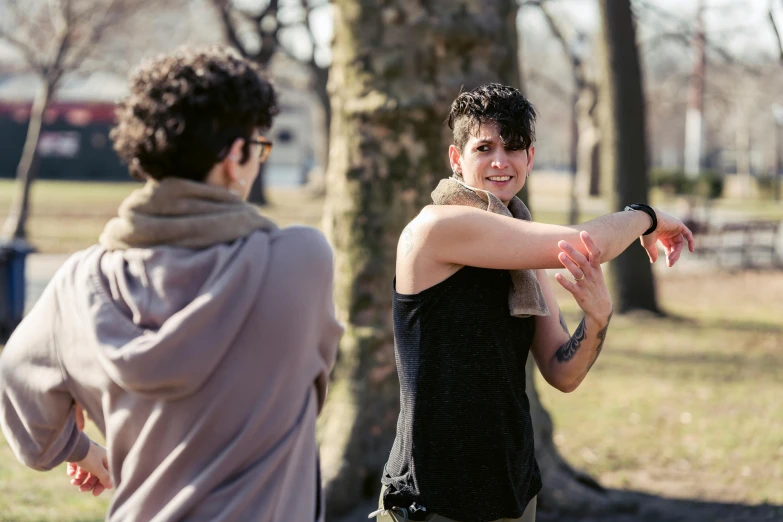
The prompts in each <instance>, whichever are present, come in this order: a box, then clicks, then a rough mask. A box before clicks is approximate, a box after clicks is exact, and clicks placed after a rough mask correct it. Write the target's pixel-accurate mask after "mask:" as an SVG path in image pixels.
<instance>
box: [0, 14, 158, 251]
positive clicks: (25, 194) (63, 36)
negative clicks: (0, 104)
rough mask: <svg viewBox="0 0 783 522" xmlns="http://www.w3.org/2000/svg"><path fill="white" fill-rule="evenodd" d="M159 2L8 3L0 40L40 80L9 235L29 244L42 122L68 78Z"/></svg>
mask: <svg viewBox="0 0 783 522" xmlns="http://www.w3.org/2000/svg"><path fill="white" fill-rule="evenodd" d="M156 1H159V0H48V1H44V0H25V1H24V2H22V1H21V0H6V1H5V2H4V4H3V5H2V8H0V40H3V41H5V42H7V43H9V44H11V45H12V46H13V47H14V48H15V49H16V50H17V51H18V52H19V54H20V55H21V57H22V58H23V60H24V61H25V62H26V65H27V67H28V68H29V69H30V70H31V71H33V72H34V73H35V74H36V75H37V76H38V78H39V79H40V85H39V87H38V90H37V91H36V93H35V98H34V101H33V105H32V108H31V112H30V122H29V125H28V128H27V136H26V138H25V142H24V147H23V150H22V156H21V159H20V160H19V164H18V167H17V170H16V179H17V194H16V196H15V199H14V203H13V205H12V207H11V211H10V213H9V216H8V218H7V220H6V223H5V226H4V231H3V233H4V235H5V236H6V237H9V238H13V239H21V240H24V239H26V236H27V233H26V228H25V227H26V222H27V217H28V214H29V207H30V188H31V185H32V182H33V181H34V179H35V168H36V163H37V160H38V153H37V151H38V142H39V138H40V135H41V128H42V126H43V117H44V113H45V111H46V108H47V106H48V105H49V102H50V101H51V100H52V99H53V98H54V97H55V96H56V94H57V90H58V88H59V87H60V85H61V83H62V80H63V78H64V77H65V76H66V75H67V74H69V73H72V72H75V71H78V70H80V69H81V68H82V67H83V66H84V65H85V63H86V61H87V60H88V59H90V58H91V57H94V56H95V54H96V52H97V51H98V50H99V49H100V45H101V43H102V42H104V41H105V40H106V39H108V38H110V37H111V29H112V28H114V27H116V26H118V25H119V24H121V23H124V22H125V21H126V20H128V19H129V18H131V17H133V16H134V15H136V14H138V13H139V12H140V11H141V10H142V9H144V8H146V7H149V6H151V5H152V4H153V3H155V2H156Z"/></svg>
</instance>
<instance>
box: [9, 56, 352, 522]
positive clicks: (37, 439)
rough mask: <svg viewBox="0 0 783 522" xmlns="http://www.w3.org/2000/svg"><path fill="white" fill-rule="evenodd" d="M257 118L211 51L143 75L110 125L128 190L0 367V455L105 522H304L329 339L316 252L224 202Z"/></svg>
mask: <svg viewBox="0 0 783 522" xmlns="http://www.w3.org/2000/svg"><path fill="white" fill-rule="evenodd" d="M276 113H277V103H276V95H275V92H274V90H273V88H272V86H271V85H270V84H269V83H268V82H267V81H266V80H264V79H263V78H262V77H261V75H260V74H259V71H258V70H257V69H256V68H255V66H254V65H253V64H251V63H250V62H249V61H247V60H245V59H243V58H241V57H239V56H238V55H236V54H235V53H233V52H231V51H227V50H224V49H222V48H206V49H196V50H187V49H182V50H179V51H176V52H175V53H173V54H170V55H167V56H162V57H159V58H156V59H155V60H151V61H148V62H145V63H144V64H143V65H142V66H141V67H140V68H139V69H138V70H137V71H136V72H135V74H134V75H133V76H132V79H131V90H130V94H129V96H128V97H127V98H126V99H125V100H124V101H123V102H122V103H121V104H120V105H119V107H118V110H117V116H118V123H117V126H116V127H115V129H114V130H113V131H112V139H113V141H114V146H115V149H116V150H117V152H118V154H119V155H120V157H121V158H122V159H123V160H125V161H127V163H128V164H129V166H130V170H131V173H132V174H134V175H135V176H137V177H141V178H143V179H144V180H145V184H144V186H143V188H141V189H139V190H137V191H135V192H133V193H132V194H131V195H130V196H129V197H128V198H127V199H126V200H125V201H124V202H123V203H122V205H121V206H120V208H119V212H118V216H117V217H116V218H114V219H112V220H111V221H110V222H109V223H108V224H107V226H106V228H105V230H104V232H103V234H102V235H101V237H100V240H99V244H98V245H95V246H93V247H91V248H88V249H87V250H84V251H81V252H77V253H76V254H74V255H73V256H72V257H71V258H69V260H68V261H67V262H66V263H65V264H64V266H63V267H62V268H61V269H60V270H59V271H58V272H57V274H56V275H55V276H54V278H53V280H52V281H51V282H50V284H49V285H48V287H47V288H46V290H45V292H44V294H43V295H42V297H41V298H40V300H39V301H38V302H37V303H36V305H35V306H34V308H33V309H32V310H31V312H30V313H29V314H28V316H27V317H26V318H25V319H24V320H23V321H22V323H21V324H20V325H19V327H18V328H17V329H16V331H15V332H14V333H13V335H12V337H11V339H10V340H9V342H8V344H7V345H6V347H5V349H4V350H3V352H2V354H1V355H0V426H1V427H2V431H3V433H4V435H5V437H6V439H7V440H8V442H9V444H10V446H11V449H12V450H13V452H14V453H15V455H16V456H17V457H18V459H19V460H20V461H21V462H23V463H24V464H26V465H27V466H30V467H32V468H34V469H38V470H49V469H52V468H53V467H55V466H57V465H59V464H61V463H63V462H66V461H67V462H71V463H72V464H71V465H70V466H69V473H70V474H72V475H73V476H74V480H73V483H74V484H76V485H78V486H80V487H81V489H83V490H92V491H93V492H94V493H95V492H98V493H99V492H100V491H101V490H102V489H103V488H104V487H111V486H112V485H113V486H114V487H115V493H114V495H113V497H112V500H111V504H110V507H109V512H108V514H107V520H109V521H112V522H120V521H122V522H131V521H144V522H149V521H154V522H164V521H178V520H189V521H207V520H209V521H234V520H237V521H239V520H241V521H258V522H273V521H297V522H298V521H311V520H319V519H322V518H323V515H322V513H323V508H322V502H321V497H320V484H319V471H318V463H317V460H318V456H317V455H318V450H317V446H316V438H315V423H316V417H317V415H318V412H319V411H320V410H321V407H322V406H323V403H324V399H325V394H326V385H327V381H328V374H329V371H330V369H331V367H332V365H333V363H334V359H335V354H336V350H337V344H338V341H339V339H340V337H341V335H342V327H341V326H340V324H339V323H338V321H337V320H336V319H335V313H334V305H333V299H332V277H333V268H332V251H331V248H330V247H329V245H328V243H327V241H326V240H325V238H324V237H323V235H322V234H321V233H320V232H318V231H317V230H315V229H312V228H308V227H289V228H285V229H278V228H277V227H276V226H275V225H274V224H273V223H272V222H271V221H269V220H268V219H267V218H265V217H263V216H262V215H261V214H259V213H258V211H257V210H256V209H255V207H253V206H252V205H249V204H248V203H245V202H244V199H245V198H246V196H247V194H248V191H249V188H250V186H251V184H252V183H253V181H254V179H255V177H256V175H257V173H258V170H259V165H260V163H261V162H263V161H264V160H265V159H266V157H267V155H268V153H269V151H270V149H271V146H272V144H271V142H269V141H268V140H267V139H265V138H264V137H263V136H262V135H261V132H263V131H265V130H267V129H269V127H270V126H271V124H272V119H273V117H274V116H275V114H276ZM77 405H79V406H77ZM79 407H83V408H84V410H85V411H86V412H87V414H88V415H89V417H90V419H92V420H93V421H94V422H95V423H96V425H97V426H98V428H99V429H100V431H101V432H102V433H103V434H104V435H105V438H106V451H107V453H106V452H104V450H103V448H102V447H100V446H98V445H97V444H94V443H92V442H91V441H90V440H89V438H88V437H87V436H86V435H85V434H84V433H83V432H82V431H81V430H80V426H79V420H80V419H79V417H80V415H79V413H78V409H79ZM107 470H108V473H107Z"/></svg>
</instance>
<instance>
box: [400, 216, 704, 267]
mask: <svg viewBox="0 0 783 522" xmlns="http://www.w3.org/2000/svg"><path fill="white" fill-rule="evenodd" d="M656 214H657V217H658V228H657V229H656V231H655V232H654V233H653V234H650V235H648V236H644V237H643V241H642V244H643V246H644V247H645V249H646V250H647V252H648V255H649V256H650V260H651V261H653V262H654V261H655V260H656V259H657V257H658V253H657V250H656V247H655V243H656V242H657V241H660V242H661V243H662V244H663V246H664V247H665V249H666V253H667V259H668V264H669V266H672V265H674V263H675V262H676V261H677V259H679V256H680V253H681V251H682V248H683V247H684V245H685V243H686V242H687V243H688V246H689V249H690V250H691V251H693V234H692V233H691V231H690V230H689V229H688V228H687V227H686V226H685V225H683V223H682V222H681V221H680V220H679V219H676V218H674V217H672V216H669V215H667V214H665V213H663V212H660V211H656ZM650 223H651V220H650V217H649V216H648V215H646V214H644V213H642V212H616V213H614V214H608V215H606V216H601V217H599V218H596V219H594V220H592V221H589V222H587V223H584V224H582V225H576V226H561V225H549V224H544V223H535V222H529V221H522V220H519V219H513V218H509V217H505V216H500V215H498V214H493V213H491V212H486V211H483V210H478V209H475V208H471V207H465V206H456V205H431V206H428V207H425V208H424V210H422V212H421V214H420V215H419V216H418V217H417V218H416V219H415V220H414V222H412V223H411V225H413V226H412V227H411V225H409V227H411V228H412V229H415V235H416V237H417V238H418V239H419V241H417V243H418V244H419V248H421V249H426V250H427V251H428V255H427V257H429V258H430V259H433V260H434V261H436V262H438V263H443V264H454V265H468V266H477V267H481V268H495V269H506V270H514V269H538V268H558V267H561V266H562V265H561V263H560V261H559V260H558V254H559V253H560V247H559V246H558V244H559V242H560V241H566V242H567V243H570V244H571V245H574V248H576V250H577V251H579V252H580V253H581V254H582V255H584V256H586V255H588V254H589V252H588V251H587V249H586V247H585V246H584V244H583V243H582V241H581V240H580V237H579V234H580V232H581V231H586V232H588V233H589V234H590V237H592V238H593V241H594V242H595V244H596V247H597V249H598V254H597V256H598V261H599V262H600V263H605V262H606V261H609V260H611V259H614V258H615V257H617V256H618V255H620V253H622V252H623V251H624V250H625V249H626V248H628V246H629V245H630V244H631V243H632V242H633V241H634V240H635V239H636V238H637V237H640V236H641V235H642V234H643V233H644V232H645V231H646V230H647V229H648V228H649V227H650Z"/></svg>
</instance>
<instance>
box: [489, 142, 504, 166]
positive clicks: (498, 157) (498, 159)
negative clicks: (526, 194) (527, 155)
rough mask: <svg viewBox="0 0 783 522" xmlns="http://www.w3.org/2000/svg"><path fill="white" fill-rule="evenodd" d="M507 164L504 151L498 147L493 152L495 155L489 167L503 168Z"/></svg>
mask: <svg viewBox="0 0 783 522" xmlns="http://www.w3.org/2000/svg"><path fill="white" fill-rule="evenodd" d="M507 165H508V158H507V157H506V151H505V150H503V149H502V147H499V148H498V150H497V151H496V152H495V157H494V158H493V159H492V163H491V164H490V167H492V168H496V169H504V168H506V166H507Z"/></svg>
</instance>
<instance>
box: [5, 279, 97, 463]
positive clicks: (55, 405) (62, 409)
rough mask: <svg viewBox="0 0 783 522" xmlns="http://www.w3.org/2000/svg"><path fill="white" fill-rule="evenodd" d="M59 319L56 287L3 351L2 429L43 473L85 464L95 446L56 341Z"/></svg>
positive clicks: (21, 458) (19, 453)
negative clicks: (80, 419) (81, 421)
mask: <svg viewBox="0 0 783 522" xmlns="http://www.w3.org/2000/svg"><path fill="white" fill-rule="evenodd" d="M57 316H58V313H57V299H56V293H55V289H54V284H50V285H49V287H48V288H47V289H46V290H45V291H44V294H43V295H42V296H41V299H40V300H39V302H38V303H36V305H35V307H34V308H33V309H32V311H31V312H30V313H29V314H28V315H27V317H25V318H24V320H22V322H21V324H20V325H19V326H18V327H17V328H16V330H15V331H14V333H13V335H12V336H11V338H10V339H9V341H8V344H6V346H5V348H4V349H3V351H2V353H0V427H1V428H2V431H3V434H4V435H5V438H6V439H7V440H8V443H9V445H10V446H11V450H12V451H13V452H14V454H15V455H16V457H17V458H18V459H19V461H20V462H22V463H24V464H25V465H27V466H29V467H31V468H33V469H36V470H39V471H46V470H49V469H52V468H54V467H55V466H57V465H59V464H61V463H62V462H65V461H72V462H76V461H80V460H82V459H84V457H86V456H87V452H88V450H89V446H90V440H89V438H88V437H87V435H85V434H84V433H82V432H80V431H79V430H78V428H77V427H76V421H75V418H74V415H73V409H74V408H73V407H74V400H73V398H72V396H71V394H70V393H69V391H68V389H67V388H66V382H67V378H66V375H65V372H64V371H63V369H62V366H61V364H60V359H59V355H58V352H57V346H56V345H55V342H54V333H55V332H54V329H55V325H56V324H57V322H58V317H57Z"/></svg>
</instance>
